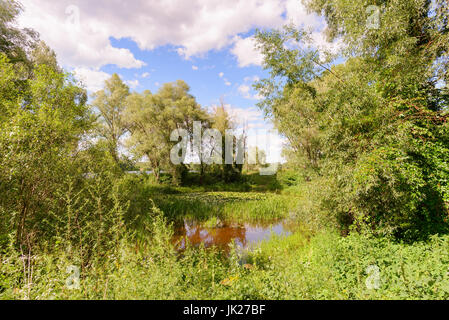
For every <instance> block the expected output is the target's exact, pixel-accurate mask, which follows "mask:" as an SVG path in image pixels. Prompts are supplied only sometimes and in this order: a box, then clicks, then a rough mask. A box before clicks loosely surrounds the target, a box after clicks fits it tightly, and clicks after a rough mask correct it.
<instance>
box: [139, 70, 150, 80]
mask: <svg viewBox="0 0 449 320" xmlns="http://www.w3.org/2000/svg"><path fill="white" fill-rule="evenodd" d="M141 77H142V78H144V79H145V78H149V77H150V73H149V72H144V73H142V75H141Z"/></svg>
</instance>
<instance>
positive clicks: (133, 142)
mask: <svg viewBox="0 0 449 320" xmlns="http://www.w3.org/2000/svg"><path fill="white" fill-rule="evenodd" d="M189 91H190V88H189V86H188V85H187V84H186V83H185V82H184V81H177V82H175V83H167V84H164V85H163V86H162V88H161V89H160V90H159V91H158V92H157V93H156V94H152V93H151V92H150V91H146V92H144V93H143V94H137V93H135V94H133V95H131V96H130V97H129V98H128V100H127V108H126V112H125V118H126V123H127V125H128V127H129V129H130V132H131V136H130V138H129V139H128V141H127V145H128V146H129V147H130V149H131V151H132V152H133V154H134V155H135V156H136V157H137V158H138V159H139V158H141V157H147V158H148V160H149V163H150V166H151V168H152V170H153V173H154V174H155V177H156V179H157V180H159V178H160V175H159V172H160V171H161V169H162V168H165V169H167V170H168V171H170V172H171V174H172V176H173V182H174V183H175V184H178V183H179V182H180V180H181V179H182V175H183V172H185V171H186V170H187V168H186V166H185V164H181V165H174V164H172V163H171V162H170V151H171V148H172V147H173V142H171V140H170V136H171V133H172V132H173V131H174V130H177V129H184V130H187V132H188V135H189V140H190V141H192V140H193V125H194V122H195V121H200V122H202V123H207V122H208V121H209V116H208V114H207V112H206V111H205V110H203V109H202V108H201V106H200V105H199V104H198V103H197V102H196V99H195V97H193V96H192V95H191V94H190V93H189Z"/></svg>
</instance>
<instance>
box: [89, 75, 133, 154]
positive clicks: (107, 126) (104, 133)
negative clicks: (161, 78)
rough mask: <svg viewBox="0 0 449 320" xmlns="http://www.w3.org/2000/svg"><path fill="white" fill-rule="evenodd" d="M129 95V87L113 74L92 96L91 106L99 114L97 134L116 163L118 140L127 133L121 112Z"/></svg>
mask: <svg viewBox="0 0 449 320" xmlns="http://www.w3.org/2000/svg"><path fill="white" fill-rule="evenodd" d="M129 94H130V92H129V87H128V86H127V85H126V84H125V83H124V82H123V81H122V80H121V79H120V77H119V76H118V75H117V74H113V75H112V77H111V78H110V79H109V80H107V81H106V82H105V88H104V89H103V90H100V91H98V92H96V93H95V94H94V95H93V98H94V99H95V100H94V101H93V102H92V106H94V107H96V108H97V109H98V111H99V112H100V118H99V120H100V124H99V131H98V132H99V134H100V136H101V137H102V138H104V139H106V141H107V143H108V145H109V150H110V153H111V155H112V157H113V158H114V159H115V161H116V162H117V163H119V162H120V156H119V147H120V139H121V138H122V137H123V136H124V135H125V133H126V131H127V128H126V124H125V121H124V119H123V112H124V110H125V108H126V99H127V98H128V96H129Z"/></svg>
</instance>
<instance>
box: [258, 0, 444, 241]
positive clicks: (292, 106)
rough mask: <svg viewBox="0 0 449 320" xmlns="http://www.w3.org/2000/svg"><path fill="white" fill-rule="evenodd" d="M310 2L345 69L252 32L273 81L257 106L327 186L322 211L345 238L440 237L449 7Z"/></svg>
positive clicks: (275, 35)
mask: <svg viewBox="0 0 449 320" xmlns="http://www.w3.org/2000/svg"><path fill="white" fill-rule="evenodd" d="M306 2H307V4H308V6H309V8H310V9H312V10H315V11H316V12H317V13H319V14H323V15H324V17H325V19H326V21H327V24H328V29H327V31H326V33H327V35H328V39H329V40H330V41H333V40H337V39H338V40H340V41H341V43H342V45H341V50H340V52H339V54H338V56H337V58H340V59H339V60H335V61H333V63H332V64H323V62H322V59H321V58H322V55H321V54H320V52H319V51H318V50H314V49H313V48H310V47H309V46H307V45H305V44H306V43H307V42H308V34H307V33H306V32H305V31H302V30H297V29H296V28H294V27H292V26H289V27H286V28H285V29H284V30H275V31H269V32H258V34H257V36H256V38H257V39H258V46H259V48H260V49H261V51H262V53H263V54H264V56H265V60H264V67H265V68H266V69H267V70H269V71H270V77H269V78H267V79H264V80H262V81H260V82H259V83H258V84H257V85H256V88H257V89H258V90H259V91H260V93H261V94H262V95H264V96H265V99H264V101H262V103H261V104H260V106H261V107H262V108H263V109H264V110H265V111H266V113H267V114H268V115H271V116H272V117H273V119H274V122H275V124H276V125H277V127H278V129H279V130H280V132H281V133H283V134H284V135H285V136H287V138H288V139H289V141H290V144H291V145H292V147H293V149H295V150H296V151H297V154H298V155H299V156H304V157H306V158H307V159H308V161H309V162H308V163H309V165H310V166H316V167H317V168H318V171H319V172H320V173H321V174H323V175H324V176H326V177H327V178H328V179H329V184H328V185H329V186H332V190H331V191H330V193H329V194H328V195H327V197H326V198H327V199H325V201H324V203H325V204H326V206H328V208H329V209H330V211H331V212H333V213H336V214H337V216H338V218H339V219H340V221H341V222H342V223H343V225H344V226H348V225H349V224H351V223H354V222H357V223H362V222H368V223H369V225H370V226H372V227H373V228H375V229H376V230H379V231H382V232H389V233H393V234H396V235H400V236H404V237H408V238H419V237H421V236H425V235H428V234H430V233H434V232H442V231H445V230H447V224H446V223H445V222H444V219H445V217H446V215H447V210H448V204H449V192H448V191H449V189H448V183H447V176H448V174H449V167H448V165H447V159H448V158H449V134H448V125H447V118H448V115H447V106H448V90H447V80H448V61H449V60H448V52H449V51H448V49H449V45H448V44H449V41H448V40H449V33H448V30H449V28H448V15H449V13H448V10H447V9H448V4H447V1H427V0H412V1H410V0H394V1H393V0H392V1H381V2H379V3H378V7H372V5H373V3H372V2H371V1H364V0H359V1H352V2H348V1H345V0H331V1H324V0H311V1H306ZM370 6H371V7H370ZM372 9H375V10H374V12H376V13H379V20H378V22H379V23H377V24H374V25H372V24H370V23H367V22H370V19H371V18H372V14H373V10H372ZM342 60H343V61H344V62H343V63H340V64H338V65H337V62H339V61H342Z"/></svg>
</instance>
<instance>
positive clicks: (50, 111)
mask: <svg viewBox="0 0 449 320" xmlns="http://www.w3.org/2000/svg"><path fill="white" fill-rule="evenodd" d="M0 70H2V72H0V83H1V86H0V87H1V88H2V90H3V92H2V96H1V98H0V105H1V106H2V109H3V110H2V111H4V112H5V115H6V116H7V118H5V119H0V191H1V197H0V212H1V214H2V215H3V216H2V218H1V226H0V229H3V228H5V229H6V230H8V231H10V230H14V231H15V235H16V239H17V244H18V245H29V243H30V241H31V239H30V238H31V237H33V236H36V237H37V236H39V232H41V231H42V230H41V229H39V228H38V227H37V225H42V223H41V222H42V221H45V220H46V219H49V216H50V211H52V210H54V209H55V206H54V205H55V202H56V200H55V199H56V193H57V190H58V188H59V186H60V185H61V184H62V181H63V180H64V178H65V177H66V175H67V173H68V172H70V170H71V168H73V167H72V164H73V159H74V158H75V156H76V154H77V151H78V147H79V145H78V143H79V141H80V139H81V137H82V136H83V135H84V134H85V133H86V132H87V131H88V129H89V128H90V126H91V124H92V117H91V114H90V112H89V108H88V106H87V104H86V102H87V96H86V93H85V91H84V90H83V89H81V88H79V87H78V86H77V85H76V81H75V79H73V78H72V77H70V76H67V75H64V74H60V73H55V72H54V71H53V70H52V68H50V67H48V66H46V65H42V66H39V67H36V69H35V70H34V78H33V79H30V80H26V82H27V83H26V84H27V85H26V88H28V90H27V91H26V92H25V91H23V90H18V89H17V88H16V86H15V85H14V84H15V81H16V80H17V79H18V78H20V77H21V75H20V74H19V73H18V72H17V71H16V70H15V67H14V65H13V64H11V63H9V61H8V59H7V58H6V56H5V55H3V54H0ZM57 207H58V205H57V204H56V208H57ZM4 214H6V216H4ZM2 234H4V233H2Z"/></svg>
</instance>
